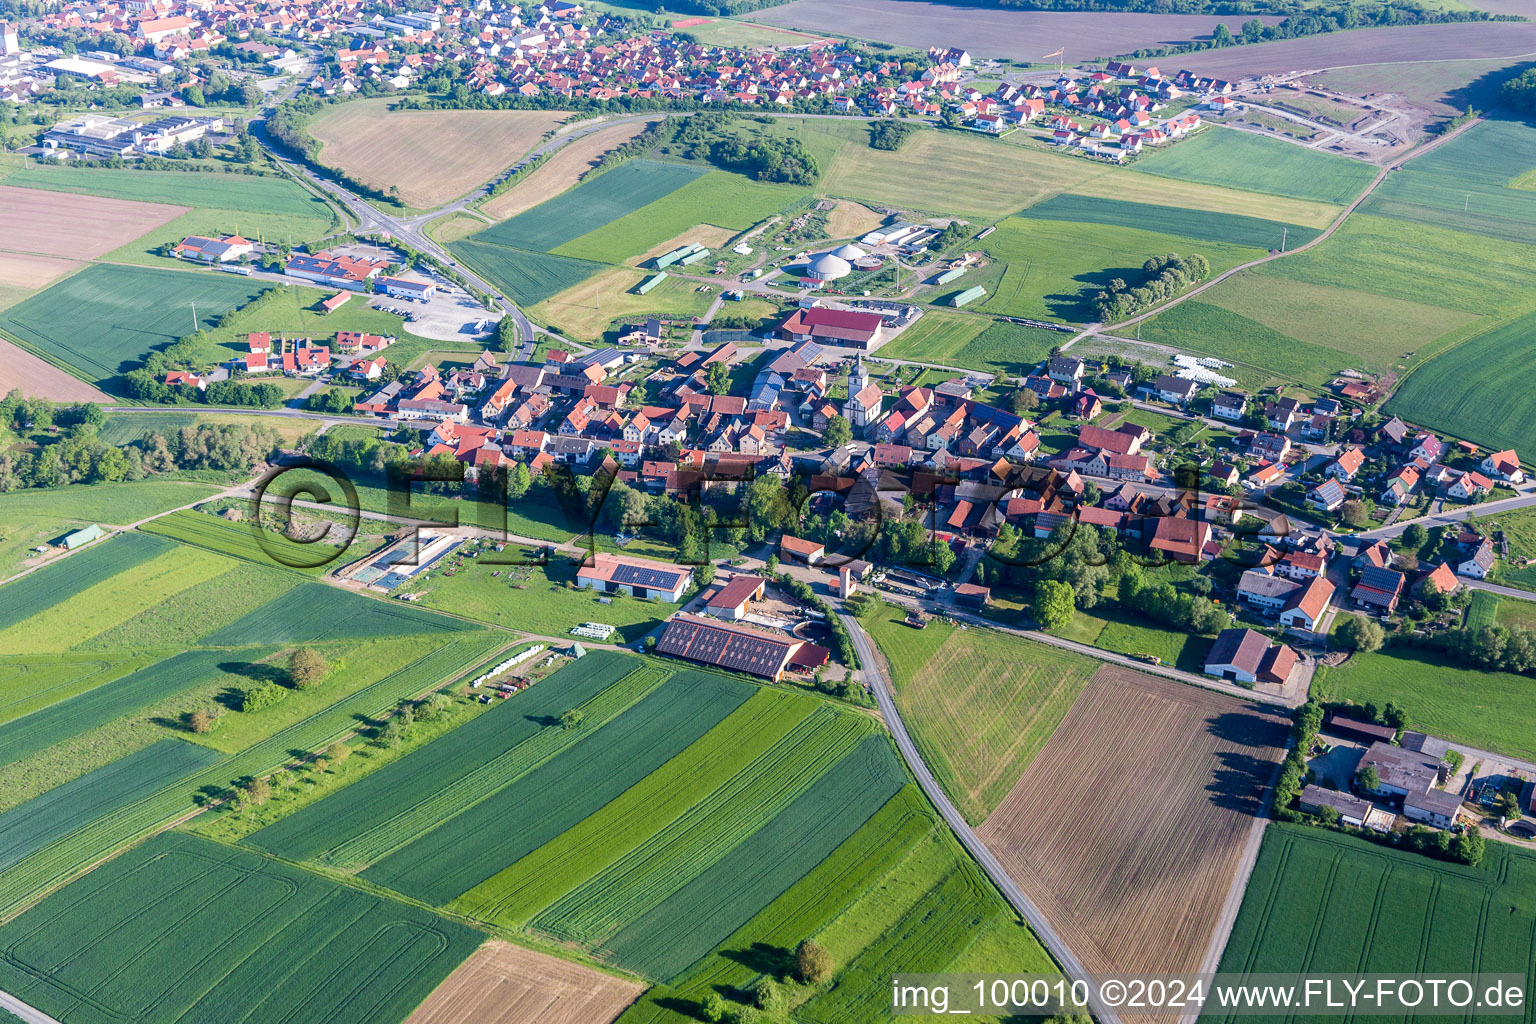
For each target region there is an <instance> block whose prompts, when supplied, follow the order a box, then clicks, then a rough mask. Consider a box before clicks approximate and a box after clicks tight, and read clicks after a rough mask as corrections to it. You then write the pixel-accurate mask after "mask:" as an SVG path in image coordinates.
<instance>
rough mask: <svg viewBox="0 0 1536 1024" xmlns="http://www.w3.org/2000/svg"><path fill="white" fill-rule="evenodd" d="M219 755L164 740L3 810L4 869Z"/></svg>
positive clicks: (0, 854) (0, 861) (0, 860)
mask: <svg viewBox="0 0 1536 1024" xmlns="http://www.w3.org/2000/svg"><path fill="white" fill-rule="evenodd" d="M219 760H221V756H220V755H219V754H217V753H215V752H214V751H212V750H209V749H207V748H206V747H199V746H196V745H194V744H191V743H184V742H182V741H180V740H161V741H160V742H159V743H156V744H153V745H151V746H148V747H145V748H144V749H143V750H140V751H139V752H138V753H135V754H130V755H128V756H127V757H125V758H123V759H122V760H120V761H114V762H113V763H111V764H109V765H107V766H106V767H105V768H98V769H96V770H95V771H93V772H88V773H86V774H85V775H82V776H80V777H79V778H78V779H75V780H74V781H73V782H66V783H65V784H64V785H62V786H59V787H58V788H56V789H51V790H49V791H48V792H47V793H44V794H43V795H42V796H40V797H37V798H35V799H33V800H29V801H27V802H26V803H24V804H22V805H21V806H19V807H14V808H12V809H11V810H9V811H6V812H5V813H4V814H0V871H4V870H5V869H7V868H9V867H10V866H11V865H13V864H15V863H16V862H18V861H20V860H21V859H22V858H24V857H27V856H29V855H31V854H33V853H36V852H37V851H39V850H41V849H43V848H44V847H45V846H47V845H48V844H49V843H52V842H53V841H54V840H56V839H60V838H62V837H64V836H66V835H68V834H69V833H70V832H73V831H74V830H75V829H77V828H81V827H83V826H85V825H89V824H90V823H91V822H93V821H95V820H96V819H98V818H101V817H104V816H106V815H109V814H112V813H114V812H116V811H118V810H120V809H121V808H123V807H126V806H127V805H129V804H131V803H133V802H134V801H136V800H138V799H140V798H142V797H146V796H149V795H150V794H152V793H154V792H156V791H158V790H160V789H162V788H164V787H165V786H168V785H170V784H172V783H174V782H177V781H179V780H181V779H184V778H186V777H187V776H189V775H191V774H193V773H194V772H196V771H198V770H200V769H203V768H207V767H208V766H209V765H212V764H213V763H215V762H216V761H219Z"/></svg>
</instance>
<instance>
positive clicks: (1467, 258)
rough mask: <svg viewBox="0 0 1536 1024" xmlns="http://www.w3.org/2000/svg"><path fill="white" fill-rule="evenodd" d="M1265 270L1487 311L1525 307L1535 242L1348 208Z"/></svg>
mask: <svg viewBox="0 0 1536 1024" xmlns="http://www.w3.org/2000/svg"><path fill="white" fill-rule="evenodd" d="M1287 148H1293V147H1287ZM1264 273H1266V274H1273V275H1274V276H1276V277H1284V278H1288V279H1290V280H1292V281H1305V282H1307V283H1309V284H1316V285H1323V286H1326V287H1330V288H1336V287H1340V286H1341V285H1343V286H1346V287H1348V288H1351V289H1353V290H1356V291H1361V292H1368V293H1370V294H1372V295H1385V296H1389V297H1391V298H1395V299H1403V300H1405V301H1408V302H1428V303H1430V304H1432V305H1436V306H1444V307H1445V308H1447V309H1457V310H1461V311H1463V312H1466V313H1475V314H1478V315H1480V316H1486V315H1489V314H1492V313H1496V312H1505V311H1507V312H1514V311H1520V312H1523V311H1525V310H1526V309H1529V308H1530V305H1531V293H1530V280H1531V275H1532V274H1536V245H1519V244H1516V243H1508V242H1507V243H1503V244H1499V245H1494V244H1490V243H1489V241H1488V240H1487V239H1486V238H1484V237H1482V236H1480V235H1472V234H1468V233H1466V232H1463V231H1451V230H1448V229H1446V228H1439V227H1433V226H1430V225H1427V224H1416V223H1411V222H1408V221H1402V220H1396V219H1393V218H1390V217H1377V216H1373V215H1371V214H1363V213H1355V214H1352V215H1351V216H1350V218H1349V219H1348V220H1346V221H1345V222H1344V224H1343V226H1342V227H1340V228H1339V230H1338V231H1336V232H1334V233H1333V235H1332V236H1330V237H1329V238H1328V240H1327V241H1325V242H1322V243H1320V244H1318V245H1317V246H1314V247H1313V248H1311V249H1308V250H1307V251H1306V252H1304V253H1297V254H1296V255H1294V256H1287V257H1285V258H1284V259H1279V260H1274V261H1272V262H1270V263H1267V264H1265V266H1264ZM1426 281H1433V282H1434V287H1433V288H1429V287H1426V285H1425V282H1426ZM1373 344H1374V342H1373Z"/></svg>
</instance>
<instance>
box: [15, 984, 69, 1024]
mask: <svg viewBox="0 0 1536 1024" xmlns="http://www.w3.org/2000/svg"><path fill="white" fill-rule="evenodd" d="M0 1010H6V1011H8V1012H10V1013H13V1014H15V1015H16V1016H17V1017H20V1018H21V1019H22V1020H24V1021H26V1022H27V1024H59V1021H57V1020H54V1019H53V1018H52V1017H50V1016H48V1015H47V1014H46V1013H44V1012H43V1011H42V1010H36V1009H33V1008H32V1007H30V1006H28V1005H27V1004H26V1003H24V1002H22V1001H21V1000H20V999H17V998H16V997H15V996H13V995H11V994H10V993H9V992H0Z"/></svg>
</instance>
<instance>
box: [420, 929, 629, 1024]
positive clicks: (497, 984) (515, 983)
mask: <svg viewBox="0 0 1536 1024" xmlns="http://www.w3.org/2000/svg"><path fill="white" fill-rule="evenodd" d="M644 989H645V986H644V985H641V984H639V983H637V982H632V981H625V980H624V979H622V978H615V977H614V976H612V975H610V974H604V973H603V972H602V971H596V970H593V969H592V968H590V967H583V966H582V965H581V964H576V963H571V962H570V961H568V960H561V959H560V958H558V957H553V956H549V955H547V954H544V953H536V952H534V951H533V950H531V949H523V948H521V947H519V946H514V945H511V944H510V943H507V942H502V941H500V940H499V939H492V940H491V941H490V942H487V943H486V944H485V945H483V946H481V947H480V948H479V949H478V950H476V951H475V954H474V955H473V956H471V957H470V958H469V959H468V960H466V961H464V962H463V963H462V964H460V965H459V969H458V970H456V971H454V972H453V973H452V974H450V975H449V976H448V978H447V979H446V980H445V981H444V982H443V983H442V984H441V985H439V986H438V987H437V989H436V990H435V991H434V992H433V993H432V994H431V995H430V996H428V997H427V1001H426V1002H424V1003H422V1004H421V1005H420V1006H419V1007H417V1008H416V1012H415V1013H413V1014H411V1016H410V1018H409V1019H408V1020H407V1021H406V1022H405V1024H609V1022H610V1021H612V1020H613V1019H614V1018H615V1017H617V1016H618V1015H619V1014H621V1013H623V1012H624V1008H625V1007H627V1006H628V1005H629V1004H630V1003H632V1002H634V1001H635V999H636V998H637V997H638V996H639V995H640V993H641V992H642V991H644Z"/></svg>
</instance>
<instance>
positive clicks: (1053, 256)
mask: <svg viewBox="0 0 1536 1024" xmlns="http://www.w3.org/2000/svg"><path fill="white" fill-rule="evenodd" d="M982 244H983V245H984V246H985V247H986V250H987V252H988V253H990V254H991V255H992V257H993V258H994V259H995V260H998V261H1000V262H1001V263H1002V264H1003V267H1002V270H1001V275H1000V276H999V277H997V278H996V279H995V283H994V284H993V285H992V286H990V287H988V291H989V294H988V296H987V297H986V298H985V299H984V300H983V301H981V302H980V303H978V304H977V306H978V308H980V309H982V310H984V311H986V312H988V313H1001V314H1004V315H1009V316H1021V317H1029V318H1032V319H1038V320H1059V321H1069V322H1079V323H1081V322H1086V321H1088V320H1091V319H1092V318H1093V313H1092V310H1091V308H1090V306H1089V303H1090V301H1091V300H1092V298H1093V296H1094V295H1095V294H1097V293H1098V292H1099V291H1101V290H1102V289H1103V288H1105V287H1106V286H1107V285H1108V284H1109V282H1110V281H1111V280H1113V279H1114V278H1117V277H1118V278H1123V279H1124V280H1126V281H1127V282H1131V281H1138V280H1140V279H1141V276H1142V271H1141V267H1142V264H1144V263H1145V262H1146V261H1147V258H1148V257H1150V256H1161V255H1167V254H1169V253H1177V254H1178V255H1181V256H1188V255H1192V254H1194V253H1199V254H1200V255H1202V256H1204V257H1205V258H1206V259H1207V260H1209V261H1210V264H1211V275H1212V276H1215V275H1216V274H1220V273H1221V272H1222V271H1224V270H1227V269H1230V268H1231V267H1234V266H1236V265H1238V264H1239V263H1246V262H1248V261H1249V260H1252V259H1257V258H1258V257H1260V256H1263V255H1264V252H1263V250H1261V249H1254V248H1251V247H1243V246H1236V245H1229V244H1227V243H1223V242H1209V241H1197V240H1195V239H1191V238H1182V237H1178V236H1175V235H1165V234H1161V233H1159V232H1155V231H1144V230H1141V229H1139V228H1130V227H1121V226H1119V225H1110V224H1087V225H1085V224H1080V223H1076V222H1073V221H1058V220H1033V219H1030V218H1027V217H1010V218H1009V219H1007V220H1005V221H1003V222H1002V223H1001V224H999V225H998V227H997V230H996V231H995V232H993V233H992V234H991V235H990V236H988V237H987V239H986V240H985V241H984V242H983V243H982ZM993 272H994V268H992V267H988V268H987V269H986V271H984V272H983V274H982V275H969V276H967V278H965V279H964V280H965V281H967V282H969V283H970V284H985V283H986V281H987V279H988V278H989V277H990V275H991V274H992V273H993ZM971 277H975V278H976V280H975V281H971V280H970V278H971ZM956 283H957V284H959V283H960V282H956ZM967 286H969V285H967Z"/></svg>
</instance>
